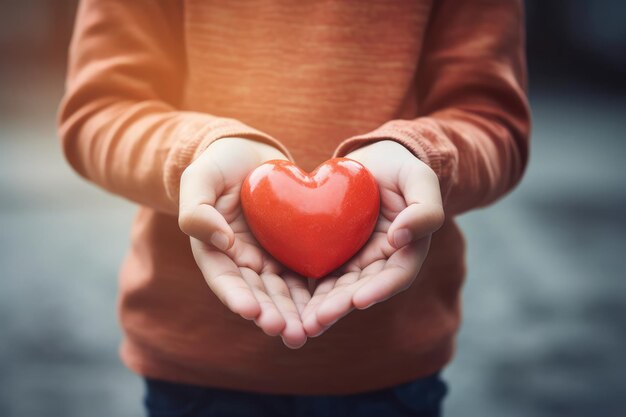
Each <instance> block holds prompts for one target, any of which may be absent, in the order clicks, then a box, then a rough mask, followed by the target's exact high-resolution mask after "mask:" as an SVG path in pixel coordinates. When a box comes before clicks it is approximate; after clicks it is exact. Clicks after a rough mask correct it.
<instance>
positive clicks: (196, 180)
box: [178, 164, 235, 251]
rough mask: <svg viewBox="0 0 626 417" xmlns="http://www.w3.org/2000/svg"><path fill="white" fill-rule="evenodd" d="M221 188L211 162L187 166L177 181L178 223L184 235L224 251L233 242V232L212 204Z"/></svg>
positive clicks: (219, 175) (221, 185) (221, 184)
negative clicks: (178, 186) (178, 198)
mask: <svg viewBox="0 0 626 417" xmlns="http://www.w3.org/2000/svg"><path fill="white" fill-rule="evenodd" d="M223 191H224V181H223V178H222V176H221V174H220V172H219V170H218V169H216V168H215V167H214V166H213V165H212V164H204V165H200V164H195V165H193V166H190V167H188V168H187V169H186V170H185V172H184V173H183V175H182V177H181V182H180V208H179V212H178V226H179V227H180V230H182V231H183V232H184V233H186V234H187V235H189V236H191V237H194V238H196V239H198V240H200V241H202V242H205V243H209V244H212V245H213V246H215V247H216V248H217V249H219V250H222V251H225V250H227V249H229V248H230V247H231V246H232V245H233V243H234V240H235V234H234V232H233V230H232V229H231V227H230V225H229V224H228V222H227V221H226V219H225V218H224V216H223V215H222V214H221V213H220V212H219V211H217V209H216V208H215V203H216V202H217V199H218V196H219V195H220V194H221V193H222V192H223Z"/></svg>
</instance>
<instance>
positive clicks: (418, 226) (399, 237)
mask: <svg viewBox="0 0 626 417" xmlns="http://www.w3.org/2000/svg"><path fill="white" fill-rule="evenodd" d="M443 220H444V215H443V208H442V207H441V206H437V205H434V204H430V203H413V204H410V205H409V206H408V207H407V208H405V209H404V210H402V211H401V212H400V213H399V214H398V215H397V216H396V218H395V219H394V221H393V222H392V223H391V226H389V231H388V232H387V240H388V241H389V243H390V244H391V245H393V246H394V247H395V248H401V247H403V246H405V245H408V244H409V243H411V242H413V241H415V240H418V239H420V238H422V237H424V236H427V235H430V234H432V233H434V232H435V231H437V229H439V228H440V227H441V225H442V224H443Z"/></svg>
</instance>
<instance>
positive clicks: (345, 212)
mask: <svg viewBox="0 0 626 417" xmlns="http://www.w3.org/2000/svg"><path fill="white" fill-rule="evenodd" d="M241 206H242V208H243V213H244V215H245V217H246V221H247V222H248V225H249V227H250V229H251V230H252V233H253V234H254V236H255V237H256V239H257V240H258V241H259V243H260V244H261V246H263V247H264V248H265V249H266V250H267V251H268V252H269V253H270V254H271V255H272V256H273V257H274V258H276V259H277V260H278V261H280V262H281V263H282V264H283V265H285V266H286V267H288V268H290V269H291V270H293V271H295V272H297V273H299V274H301V275H303V276H305V277H309V278H321V277H323V276H325V275H326V274H328V273H329V272H331V271H333V270H334V269H336V268H338V267H339V266H341V265H342V264H343V263H344V262H346V261H347V260H348V259H350V257H351V256H352V255H354V254H355V253H356V252H357V251H358V250H359V249H360V248H361V247H362V246H363V245H364V244H365V242H367V240H368V239H369V237H370V235H371V234H372V231H373V230H374V226H375V225H376V220H377V219H378V211H379V209H380V195H379V193H378V185H377V184H376V180H375V179H374V177H373V176H372V174H370V172H369V171H368V170H367V168H365V167H364V166H363V165H361V164H360V163H358V162H356V161H353V160H351V159H346V158H335V159H331V160H329V161H326V162H324V163H323V164H322V165H320V166H319V167H317V168H316V169H315V170H314V171H313V172H312V173H310V174H307V173H305V172H304V171H302V170H301V169H300V168H298V167H297V166H296V165H294V164H293V163H291V162H289V161H284V160H274V161H269V162H266V163H264V164H263V165H261V166H259V167H258V168H256V169H255V170H254V171H252V172H251V173H250V174H249V175H248V176H247V177H246V179H245V181H244V182H243V185H242V188H241Z"/></svg>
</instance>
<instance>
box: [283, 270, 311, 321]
mask: <svg viewBox="0 0 626 417" xmlns="http://www.w3.org/2000/svg"><path fill="white" fill-rule="evenodd" d="M283 279H284V280H285V284H287V287H288V288H289V293H290V294H291V299H292V300H293V302H294V304H295V305H296V308H297V309H298V314H299V315H300V317H302V313H303V312H304V309H305V308H306V305H307V304H308V303H309V301H311V293H310V292H309V286H308V280H307V279H306V278H302V277H297V276H295V275H291V274H287V275H285V276H284V277H283Z"/></svg>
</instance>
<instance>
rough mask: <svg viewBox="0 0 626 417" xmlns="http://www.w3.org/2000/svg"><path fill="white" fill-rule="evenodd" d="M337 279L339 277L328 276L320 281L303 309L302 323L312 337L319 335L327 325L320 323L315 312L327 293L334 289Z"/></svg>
mask: <svg viewBox="0 0 626 417" xmlns="http://www.w3.org/2000/svg"><path fill="white" fill-rule="evenodd" d="M337 279H338V278H337V277H326V278H323V279H322V280H320V281H318V282H317V286H316V288H315V291H314V292H313V295H312V296H311V299H310V300H309V302H308V303H307V305H306V306H305V307H304V310H303V311H302V324H303V326H304V330H305V331H306V333H307V335H308V336H310V337H315V336H319V335H320V334H322V333H323V332H324V330H325V327H324V326H322V325H321V324H320V323H318V321H317V318H316V316H315V314H316V311H317V307H318V306H319V305H320V304H321V302H322V301H323V300H324V298H325V297H326V295H327V294H328V293H329V292H330V291H331V290H332V289H333V287H334V286H335V282H337Z"/></svg>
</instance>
